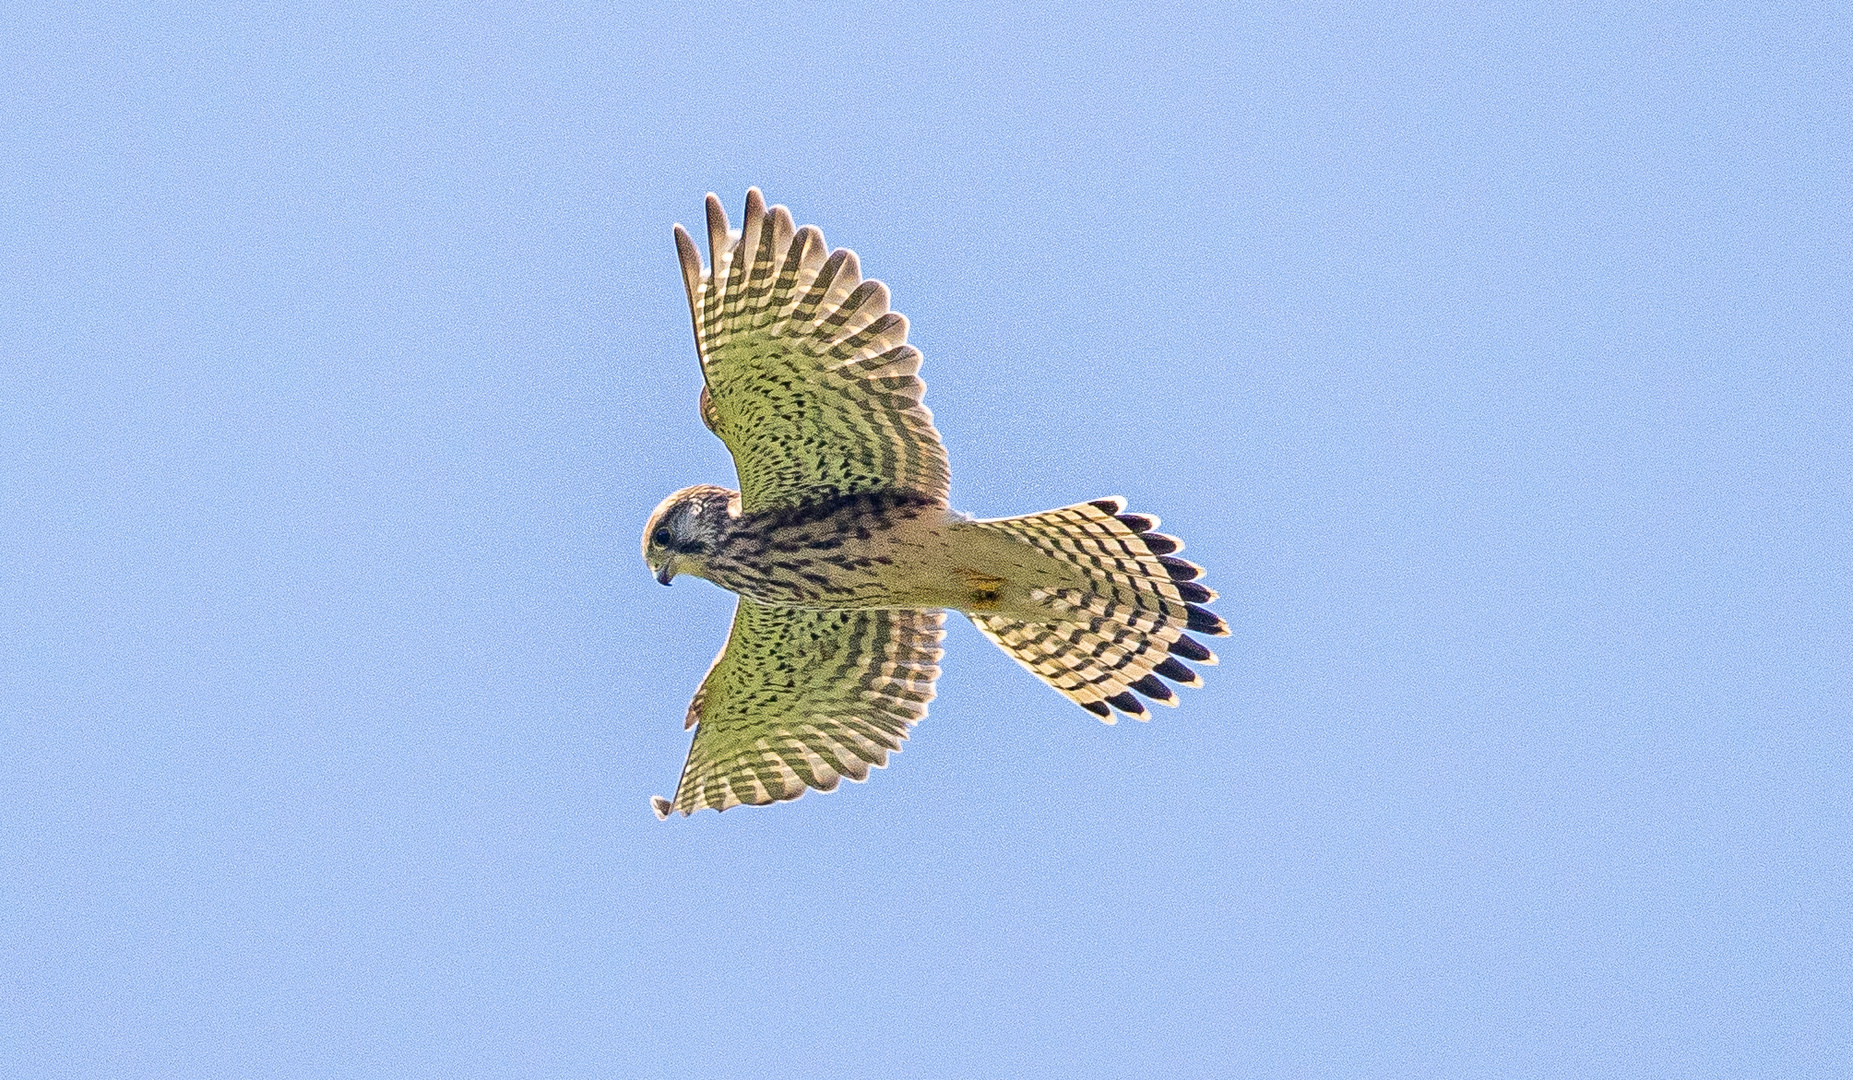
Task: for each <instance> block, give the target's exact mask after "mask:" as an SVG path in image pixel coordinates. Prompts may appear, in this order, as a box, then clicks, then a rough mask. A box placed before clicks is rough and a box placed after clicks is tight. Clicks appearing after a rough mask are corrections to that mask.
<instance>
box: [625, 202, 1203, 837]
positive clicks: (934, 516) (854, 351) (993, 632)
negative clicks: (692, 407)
mask: <svg viewBox="0 0 1853 1080" xmlns="http://www.w3.org/2000/svg"><path fill="white" fill-rule="evenodd" d="M708 240H709V245H708V246H709V258H710V266H709V267H708V268H705V269H704V267H703V266H702V261H701V256H700V253H699V251H698V249H697V248H696V246H695V243H694V241H693V239H692V238H690V237H689V235H688V234H687V233H686V232H684V231H683V230H682V228H681V227H680V226H677V227H676V248H677V251H678V254H679V257H680V259H681V263H682V270H683V278H684V283H685V285H686V286H687V289H688V298H689V310H690V315H691V319H692V323H693V326H694V329H695V340H696V348H697V351H698V353H699V354H700V357H701V361H702V374H703V383H704V385H703V389H702V394H701V401H700V413H701V417H702V421H703V422H704V423H705V424H706V425H707V426H708V428H709V429H710V430H712V431H713V432H714V433H715V434H716V435H718V436H719V437H720V438H721V440H722V441H723V442H725V443H726V444H727V448H728V450H729V451H731V452H732V454H733V458H734V464H735V467H736V469H737V471H738V472H739V474H740V490H739V491H738V492H734V491H729V490H727V489H725V488H719V487H713V486H711V485H701V486H697V487H693V488H686V489H684V490H682V491H679V492H676V493H675V494H673V495H671V496H670V497H669V498H667V499H665V500H664V501H663V503H662V504H661V505H660V506H658V507H657V509H656V512H655V513H654V514H652V515H651V518H650V521H649V523H648V525H647V526H646V528H645V530H644V544H643V546H644V558H645V561H646V562H647V563H648V564H649V565H650V567H651V569H652V570H653V571H655V572H656V574H657V577H658V579H659V580H661V581H662V582H663V583H664V584H668V583H669V581H670V580H671V579H672V578H674V577H675V576H676V575H678V574H692V575H695V576H699V577H704V578H707V579H708V580H710V581H713V582H714V583H715V584H717V585H720V586H721V587H723V588H726V589H729V590H731V591H733V592H735V593H738V594H739V595H740V605H739V608H738V609H737V611H736V613H735V616H734V627H733V631H732V632H731V633H730V635H729V637H728V642H727V645H726V647H725V648H724V649H723V650H722V652H721V654H720V655H719V656H718V657H716V658H715V662H714V665H713V667H712V668H711V669H710V670H709V672H708V675H707V677H706V678H705V679H704V680H703V681H702V685H701V688H700V690H698V691H697V693H696V695H695V699H694V701H693V702H691V703H690V706H689V712H688V717H687V722H688V724H689V725H690V726H693V727H695V728H696V734H695V740H694V744H693V745H692V746H691V747H690V751H689V759H688V764H687V765H686V766H685V767H684V770H683V776H682V781H681V783H680V784H678V786H677V790H676V796H675V798H674V799H673V800H669V799H658V800H656V801H655V804H654V805H655V807H656V810H657V812H658V814H659V815H666V814H668V813H669V812H670V811H672V810H680V811H681V812H683V813H684V814H687V813H692V812H694V811H695V810H696V809H699V808H701V807H703V806H709V807H713V808H715V809H726V808H727V807H729V806H734V805H739V804H742V803H746V804H761V803H767V802H776V801H779V800H783V799H791V798H796V797H797V796H799V795H801V794H803V793H804V791H805V790H806V789H808V788H817V789H821V790H830V789H833V788H834V787H835V786H836V784H837V783H838V781H839V780H840V778H841V777H843V776H848V777H850V778H851V779H855V780H861V779H863V778H865V777H866V776H867V771H868V769H869V768H871V767H879V766H881V765H884V764H886V762H887V755H888V754H889V753H891V752H893V751H895V750H898V749H899V748H900V744H901V740H902V739H904V738H905V737H906V734H907V730H908V727H909V726H910V725H911V724H913V723H915V722H917V721H918V720H920V719H921V718H922V717H924V716H925V714H926V706H927V703H928V702H929V701H931V700H932V697H933V680H934V679H935V678H936V677H937V675H938V672H939V669H938V661H939V657H940V649H939V641H940V639H941V637H942V636H943V631H942V629H941V625H942V618H943V616H942V612H943V611H944V610H946V609H951V610H956V611H960V612H962V613H964V614H966V615H967V616H968V617H970V618H971V620H972V622H973V623H974V624H976V625H977V627H978V628H979V630H981V631H982V632H983V633H984V634H985V636H987V637H989V638H990V639H991V640H992V641H994V642H996V643H997V644H998V645H999V646H1000V647H1001V648H1003V649H1004V651H1005V652H1007V653H1009V654H1010V656H1011V657H1012V658H1014V659H1015V660H1016V661H1017V662H1018V663H1020V664H1022V665H1023V666H1024V667H1025V668H1027V669H1029V671H1031V672H1032V673H1034V674H1035V675H1036V676H1037V678H1039V679H1041V680H1043V681H1044V682H1046V683H1048V684H1049V685H1050V686H1052V687H1054V688H1055V689H1056V690H1057V691H1059V692H1060V693H1062V694H1063V695H1065V696H1066V697H1068V698H1069V699H1070V700H1071V701H1074V702H1075V703H1076V704H1078V705H1080V706H1081V707H1082V708H1084V709H1086V710H1087V711H1088V712H1090V713H1092V714H1093V715H1095V716H1097V717H1100V718H1101V719H1103V720H1105V721H1107V722H1108V723H1111V722H1112V721H1113V719H1114V717H1115V716H1116V715H1118V714H1125V715H1130V716H1135V717H1138V718H1139V719H1145V718H1146V716H1147V712H1146V708H1145V704H1144V701H1145V700H1150V701H1157V702H1160V703H1162V704H1166V705H1175V704H1177V699H1176V694H1175V692H1174V691H1173V690H1172V685H1173V684H1175V685H1180V686H1195V685H1199V683H1200V681H1201V680H1200V679H1199V678H1198V676H1197V673H1196V672H1195V671H1194V670H1193V669H1191V668H1190V667H1189V666H1188V665H1187V664H1185V663H1184V662H1183V661H1186V660H1187V661H1190V662H1193V663H1200V664H1213V663H1215V657H1214V656H1213V655H1212V654H1211V653H1210V651H1209V650H1208V649H1207V648H1205V647H1204V646H1203V645H1202V644H1201V643H1200V642H1198V641H1197V640H1196V639H1194V638H1192V637H1190V636H1189V635H1190V634H1191V633H1200V634H1212V635H1220V634H1226V633H1227V632H1228V630H1227V627H1226V626H1225V625H1224V623H1223V621H1222V620H1221V619H1220V618H1218V617H1217V616H1216V615H1215V614H1213V613H1211V612H1210V611H1209V610H1208V609H1207V608H1205V607H1204V606H1203V605H1205V604H1208V603H1209V602H1211V601H1213V600H1214V599H1215V598H1216V594H1215V593H1214V592H1213V591H1211V590H1210V589H1209V588H1207V587H1205V586H1204V585H1203V584H1201V583H1200V582H1199V581H1198V580H1197V579H1198V578H1199V577H1200V576H1201V575H1202V568H1201V567H1198V566H1197V565H1196V564H1194V563H1191V562H1187V561H1185V560H1183V559H1180V558H1176V557H1174V555H1175V553H1176V552H1177V551H1179V550H1181V549H1182V544H1180V543H1179V542H1178V540H1177V539H1176V538H1175V537H1172V536H1167V535H1165V534H1163V533H1159V532H1156V531H1155V530H1156V528H1157V526H1158V519H1157V518H1155V517H1152V516H1150V515H1147V514H1136V513H1128V512H1126V509H1125V503H1124V501H1123V500H1121V499H1119V498H1108V499H1095V500H1093V501H1091V502H1085V503H1079V504H1077V505H1074V506H1067V507H1062V508H1060V509H1056V510H1049V511H1045V512H1042V513H1039V514H1030V515H1027V516H1024V517H1015V518H1003V519H998V520H993V521H974V520H972V519H970V518H968V517H966V516H965V515H962V514H959V513H957V512H955V511H954V510H952V508H951V507H950V506H949V505H948V504H947V501H946V492H947V482H948V477H949V471H948V468H947V464H946V454H945V449H944V447H943V446H942V445H941V444H940V441H939V434H938V432H937V431H935V430H934V428H933V423H932V416H931V414H930V413H929V412H928V411H927V410H926V407H925V406H924V405H922V404H921V403H920V399H921V395H922V393H923V392H924V389H925V388H924V386H923V385H922V384H921V382H920V379H919V377H918V375H917V372H918V370H919V366H920V353H919V351H918V350H916V349H915V348H914V347H913V346H911V345H908V344H907V343H906V338H907V320H906V319H905V318H904V317H903V316H901V315H899V314H896V313H894V312H891V311H889V310H888V291H887V289H886V288H885V287H884V286H882V284H881V283H880V282H877V281H865V280H863V279H862V278H861V275H860V268H859V266H858V264H857V261H856V257H855V255H854V254H853V253H851V252H848V251H843V250H838V251H836V252H833V253H826V248H825V245H824V241H823V234H822V233H820V232H818V231H817V230H816V229H815V228H813V227H811V226H805V227H804V228H802V229H799V228H795V227H794V225H793V223H792V220H791V215H790V214H789V213H787V212H786V211H785V209H784V208H783V207H776V206H775V207H772V208H770V209H769V210H768V209H767V207H766V206H765V203H764V201H763V200H762V199H761V198H760V195H759V192H758V191H757V190H756V189H755V190H750V191H748V193H747V203H746V221H745V225H744V227H743V229H742V230H741V232H740V233H738V234H733V233H730V232H729V230H728V227H727V218H726V214H725V213H724V212H722V210H721V208H720V202H719V200H717V199H715V198H714V196H712V195H710V196H709V197H708ZM1142 699H1144V700H1142Z"/></svg>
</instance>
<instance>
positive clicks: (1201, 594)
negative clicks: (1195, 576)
mask: <svg viewBox="0 0 1853 1080" xmlns="http://www.w3.org/2000/svg"><path fill="white" fill-rule="evenodd" d="M1171 584H1172V585H1174V586H1176V587H1177V594H1178V595H1179V596H1180V597H1183V599H1184V602H1185V603H1187V604H1207V603H1209V602H1210V601H1211V600H1214V599H1216V594H1215V593H1213V592H1211V591H1209V590H1208V589H1206V588H1204V587H1203V586H1201V585H1199V584H1197V583H1196V582H1194V581H1173V582H1172V583H1171Z"/></svg>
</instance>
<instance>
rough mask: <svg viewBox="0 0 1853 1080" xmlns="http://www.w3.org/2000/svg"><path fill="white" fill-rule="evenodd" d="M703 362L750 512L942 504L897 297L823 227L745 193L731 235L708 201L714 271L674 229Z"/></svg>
mask: <svg viewBox="0 0 1853 1080" xmlns="http://www.w3.org/2000/svg"><path fill="white" fill-rule="evenodd" d="M675 233H676V254H677V256H678V258H679V259H680V261H681V264H682V280H683V284H684V285H685V286H686V287H687V289H688V304H689V313H690V315H691V317H692V318H693V320H694V324H695V348H696V351H697V352H698V353H700V355H701V370H702V377H703V380H704V383H705V385H704V387H703V390H702V395H701V416H702V420H703V421H704V422H706V423H707V425H708V427H709V429H710V430H712V431H713V432H714V433H715V434H716V435H718V436H720V438H721V441H722V442H724V443H726V444H727V449H728V451H729V452H731V453H732V454H733V460H734V468H735V470H736V471H737V472H738V473H739V474H740V496H741V509H743V510H744V511H745V512H747V513H754V512H757V511H761V510H767V509H771V508H774V507H784V506H799V505H803V504H805V503H811V502H818V501H821V500H823V499H827V498H830V497H832V496H839V495H853V494H858V493H862V492H870V491H896V490H898V491H910V492H915V493H918V494H921V495H925V496H927V497H929V498H933V499H940V500H944V499H945V497H946V489H947V482H948V472H947V465H946V449H945V447H944V446H943V445H942V444H941V443H940V441H939V432H937V431H935V430H934V428H933V416H932V414H931V413H929V412H928V411H927V409H926V406H924V405H922V404H921V403H920V397H921V395H922V394H923V393H925V392H926V387H925V385H924V384H923V383H921V381H920V379H919V377H918V374H917V373H918V372H919V370H920V351H919V350H918V349H916V348H914V347H913V346H911V345H909V344H907V319H906V317H905V316H902V315H900V314H897V313H895V312H892V311H889V310H888V289H887V286H885V285H883V284H882V283H881V282H879V281H863V280H862V276H861V270H860V268H859V266H858V264H857V262H856V255H855V252H852V251H847V250H841V249H839V250H837V251H835V252H831V253H829V254H826V251H827V249H826V247H825V245H824V236H823V233H822V232H820V231H818V229H817V228H816V227H815V226H812V225H806V226H805V227H804V228H802V229H794V228H793V227H792V220H791V213H790V212H789V211H787V210H786V209H785V208H784V207H783V206H774V207H772V209H771V210H770V211H767V209H766V205H765V200H764V199H763V198H762V197H761V196H760V194H759V189H758V188H750V189H748V191H747V193H746V221H745V223H744V227H743V228H742V229H741V231H740V232H739V233H738V234H732V233H729V231H728V228H727V214H726V211H724V210H722V209H721V202H720V200H719V199H717V198H715V197H714V196H713V195H709V196H708V249H709V259H710V263H711V265H710V266H709V268H708V269H707V270H706V271H704V270H703V268H702V265H701V254H700V252H698V251H697V250H696V248H695V241H694V239H693V238H691V237H690V236H689V234H688V232H687V230H685V229H683V228H682V226H680V225H678V226H676V230H675Z"/></svg>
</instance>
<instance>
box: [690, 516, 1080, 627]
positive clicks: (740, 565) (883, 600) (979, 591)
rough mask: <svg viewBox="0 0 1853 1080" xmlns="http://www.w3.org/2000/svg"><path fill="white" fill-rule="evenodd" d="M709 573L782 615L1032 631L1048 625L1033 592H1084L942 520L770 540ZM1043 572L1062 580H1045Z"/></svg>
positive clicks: (1013, 546) (991, 535) (1019, 553)
mask: <svg viewBox="0 0 1853 1080" xmlns="http://www.w3.org/2000/svg"><path fill="white" fill-rule="evenodd" d="M712 569H713V570H715V571H717V573H715V574H714V575H713V580H714V581H715V582H716V583H717V584H719V585H721V586H722V587H724V588H727V589H731V590H732V591H734V592H737V593H740V594H742V595H744V596H749V597H751V598H752V599H754V600H757V601H759V602H760V603H764V604H774V605H778V606H781V607H804V608H951V609H954V610H958V611H964V612H968V613H969V612H984V613H994V614H1002V615H1008V616H1012V617H1015V618H1022V619H1029V620H1031V621H1041V620H1043V619H1046V618H1047V617H1048V613H1047V611H1046V610H1045V609H1044V605H1043V602H1042V601H1041V600H1040V599H1037V598H1032V597H1031V596H1030V595H1029V594H1030V592H1031V591H1032V590H1033V589H1038V588H1043V589H1046V588H1050V587H1073V586H1074V585H1081V584H1084V582H1078V581H1077V582H1074V583H1070V582H1068V581H1066V580H1065V577H1066V576H1067V575H1068V573H1069V568H1067V567H1065V566H1052V565H1051V563H1050V561H1049V560H1047V559H1046V557H1044V556H1042V555H1041V554H1040V553H1038V552H1035V551H1034V550H1033V549H1030V548H1028V547H1027V546H1026V545H1021V544H1017V543H1014V542H1012V541H1010V540H1009V539H1008V538H1006V537H1004V536H1002V535H1001V534H998V533H995V532H993V531H990V530H979V529H972V528H968V527H965V523H964V522H963V521H961V520H960V519H957V518H954V517H951V516H950V515H948V514H946V513H945V512H944V511H940V512H938V513H928V514H918V515H914V516H904V517H900V518H899V519H898V520H896V519H889V520H885V521H882V522H880V523H871V522H869V521H868V520H867V519H866V518H865V519H863V520H860V521H857V522H848V523H844V527H842V528H837V529H831V530H818V529H815V528H811V529H806V530H803V531H794V533H793V535H788V536H781V535H778V534H776V533H775V534H772V535H770V536H768V537H767V542H766V543H764V544H762V545H759V550H755V551H752V552H745V551H742V552H740V553H739V557H738V558H735V559H729V560H725V562H724V564H722V565H716V566H714V567H712ZM1051 571H1054V572H1057V573H1059V574H1061V575H1062V576H1063V577H1064V580H1059V581H1058V580H1055V579H1052V578H1051V579H1049V580H1044V579H1045V578H1049V577H1050V572H1051Z"/></svg>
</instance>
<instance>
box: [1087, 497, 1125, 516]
mask: <svg viewBox="0 0 1853 1080" xmlns="http://www.w3.org/2000/svg"><path fill="white" fill-rule="evenodd" d="M1087 505H1089V506H1091V507H1093V508H1094V509H1096V510H1104V511H1106V512H1107V513H1109V514H1118V513H1119V512H1120V511H1121V510H1124V509H1126V500H1125V499H1122V498H1120V497H1119V496H1118V495H1112V496H1109V497H1107V498H1105V499H1095V500H1093V501H1092V502H1090V503H1088V504H1087Z"/></svg>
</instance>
